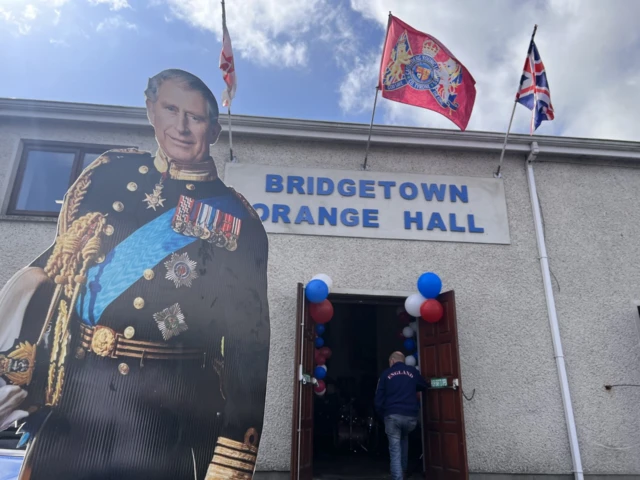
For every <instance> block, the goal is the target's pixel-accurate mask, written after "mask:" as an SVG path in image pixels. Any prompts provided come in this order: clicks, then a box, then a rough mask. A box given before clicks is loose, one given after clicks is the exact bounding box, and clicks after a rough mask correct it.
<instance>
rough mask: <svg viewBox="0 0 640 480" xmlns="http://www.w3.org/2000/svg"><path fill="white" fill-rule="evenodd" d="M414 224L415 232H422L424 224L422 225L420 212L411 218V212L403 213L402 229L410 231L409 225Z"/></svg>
mask: <svg viewBox="0 0 640 480" xmlns="http://www.w3.org/2000/svg"><path fill="white" fill-rule="evenodd" d="M412 223H415V224H416V230H423V229H424V224H423V223H422V212H416V216H415V217H412V216H411V212H409V211H405V212H404V229H405V230H411V224H412Z"/></svg>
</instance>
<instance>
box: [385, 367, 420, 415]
mask: <svg viewBox="0 0 640 480" xmlns="http://www.w3.org/2000/svg"><path fill="white" fill-rule="evenodd" d="M427 388H428V385H427V382H426V381H425V380H424V378H422V375H420V372H419V371H418V370H417V369H416V368H414V367H410V366H409V365H405V364H404V363H402V362H398V363H395V364H394V365H393V366H392V367H391V368H388V369H387V370H385V371H384V372H382V375H381V376H380V380H378V389H377V390H376V400H375V404H376V411H377V412H378V414H379V415H380V416H382V417H387V416H389V415H394V414H396V415H405V416H407V417H417V416H418V412H419V411H420V404H419V403H418V398H417V395H416V392H418V391H424V390H426V389H427Z"/></svg>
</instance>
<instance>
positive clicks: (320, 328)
mask: <svg viewBox="0 0 640 480" xmlns="http://www.w3.org/2000/svg"><path fill="white" fill-rule="evenodd" d="M314 305H315V303H314ZM323 333H324V325H316V335H322V334H323Z"/></svg>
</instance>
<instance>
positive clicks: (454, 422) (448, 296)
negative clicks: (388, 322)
mask: <svg viewBox="0 0 640 480" xmlns="http://www.w3.org/2000/svg"><path fill="white" fill-rule="evenodd" d="M438 300H439V301H440V303H441V304H442V306H443V307H444V315H443V317H442V320H440V321H439V322H437V323H434V324H430V323H427V322H424V321H420V322H419V325H420V327H419V332H418V335H419V341H420V343H419V344H420V371H421V373H422V375H423V377H425V379H426V380H427V382H428V381H429V379H431V378H446V379H447V385H449V387H448V388H442V389H430V390H429V391H428V393H427V394H426V395H423V396H422V402H423V403H422V424H423V428H422V441H423V445H424V457H423V458H424V471H425V472H426V477H427V478H428V479H429V480H435V479H438V480H445V479H446V480H449V479H456V480H466V479H467V478H468V477H469V469H468V466H467V446H466V441H465V432H464V412H463V407H462V389H461V387H462V382H461V379H460V357H459V355H458V330H457V326H456V304H455V295H454V292H453V291H450V292H445V293H443V294H442V295H440V296H439V297H438ZM455 382H457V383H458V384H459V387H458V388H455V389H454V388H452V386H453V385H454V384H455Z"/></svg>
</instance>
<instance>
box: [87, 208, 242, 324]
mask: <svg viewBox="0 0 640 480" xmlns="http://www.w3.org/2000/svg"><path fill="white" fill-rule="evenodd" d="M201 202H202V203H206V204H207V205H211V206H212V207H215V208H218V209H220V210H223V211H225V212H226V213H229V214H231V215H233V216H235V217H236V218H244V217H245V216H246V214H247V211H246V209H245V208H244V206H243V205H242V204H241V203H240V202H239V201H238V200H237V199H236V198H235V197H229V196H225V197H214V198H208V199H205V200H201ZM175 210H176V209H175V208H172V209H171V210H169V211H168V212H165V213H163V214H162V215H160V216H159V217H157V218H155V219H154V220H152V221H151V222H149V223H147V224H146V225H144V226H143V227H141V228H139V229H138V230H136V231H135V232H133V233H132V234H131V235H129V237H127V238H126V239H125V240H123V241H122V242H121V243H120V244H119V245H118V246H116V248H114V249H113V250H111V252H109V254H108V255H107V256H106V258H105V260H104V262H102V263H100V264H97V265H94V266H93V267H91V268H90V269H89V271H88V272H87V288H85V289H84V292H83V293H82V294H81V295H80V298H79V299H78V303H77V304H76V310H77V312H78V316H79V317H80V318H81V319H82V321H83V322H85V323H86V324H87V325H97V324H98V322H99V321H100V317H101V316H102V314H103V313H104V311H105V309H106V308H107V307H108V306H109V305H110V304H111V303H112V302H113V301H114V300H115V299H116V298H118V297H119V296H120V295H122V294H123V293H124V292H125V290H127V289H128V288H129V287H130V286H131V285H133V284H134V283H135V282H137V281H138V280H139V279H140V278H141V277H142V274H143V272H144V271H145V270H146V269H148V268H153V267H155V266H156V265H158V263H160V262H161V261H162V260H163V259H164V258H165V257H167V256H168V255H170V254H171V253H174V252H176V251H178V250H180V249H182V248H184V247H186V246H187V245H190V244H191V243H193V242H195V241H196V240H198V238H196V237H189V236H186V235H182V234H180V233H177V232H175V231H174V230H173V229H172V228H171V219H172V218H173V215H174V213H175Z"/></svg>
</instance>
